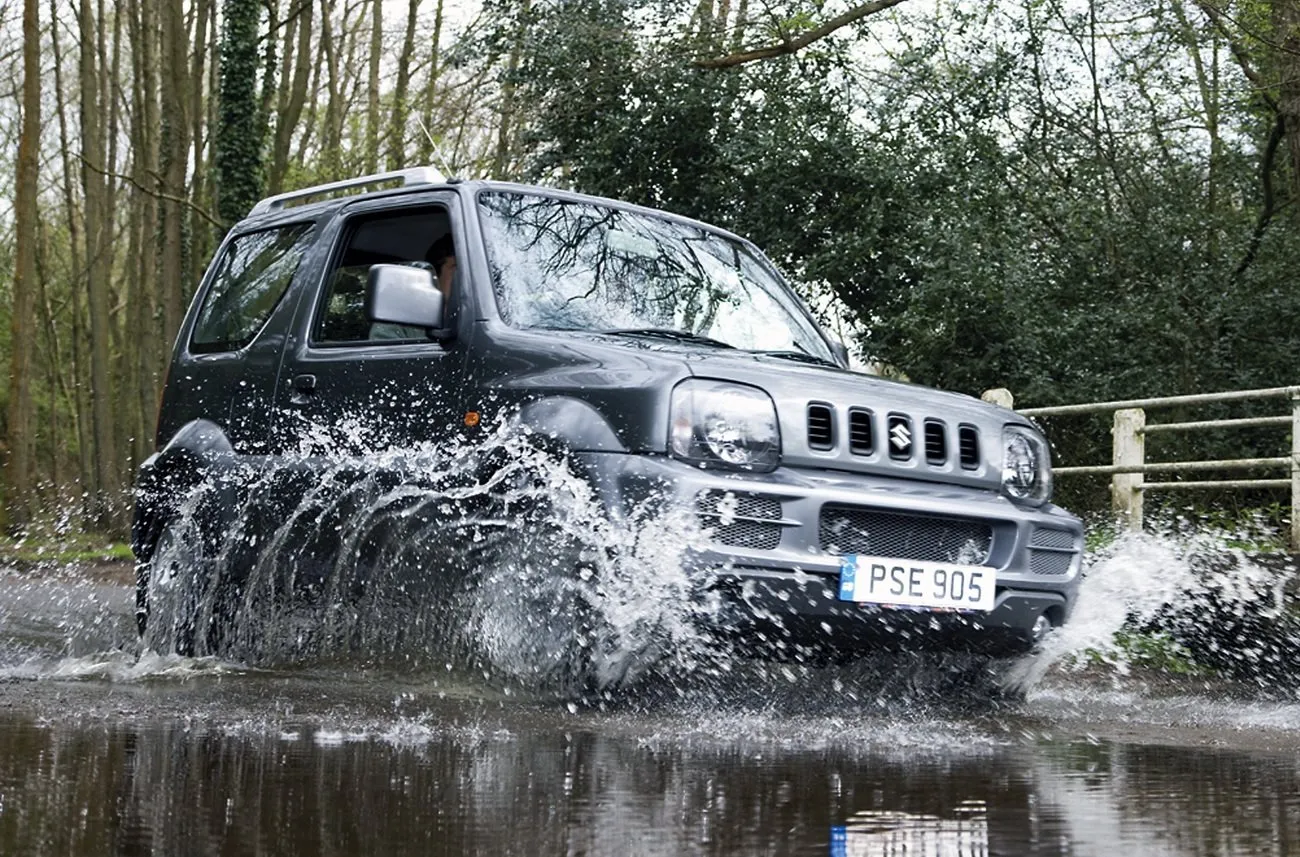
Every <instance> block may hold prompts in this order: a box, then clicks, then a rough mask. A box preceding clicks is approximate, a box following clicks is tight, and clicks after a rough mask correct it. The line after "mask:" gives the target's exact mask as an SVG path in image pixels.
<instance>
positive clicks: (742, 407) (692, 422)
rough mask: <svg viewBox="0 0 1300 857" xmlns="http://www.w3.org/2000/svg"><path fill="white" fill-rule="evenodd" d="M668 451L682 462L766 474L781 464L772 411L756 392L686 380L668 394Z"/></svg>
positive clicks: (766, 399) (740, 386) (768, 401)
mask: <svg viewBox="0 0 1300 857" xmlns="http://www.w3.org/2000/svg"><path fill="white" fill-rule="evenodd" d="M668 448H669V451H670V452H672V454H673V455H675V456H676V457H678V458H680V459H683V460H684V461H690V462H694V463H697V464H704V465H711V466H716V467H731V468H735V469H736V470H755V471H759V472H762V473H766V472H769V471H772V470H775V469H776V466H777V464H778V463H779V462H780V460H781V432H780V430H779V429H778V428H777V423H776V406H775V405H773V404H772V399H771V397H770V396H768V395H767V393H764V392H763V391H762V390H760V389H758V388H757V387H747V386H744V385H743V384H731V383H727V382H726V381H704V380H697V379H690V380H686V381H683V382H681V383H680V384H678V385H677V387H676V388H675V389H674V390H673V399H672V405H671V408H670V417H669V428H668Z"/></svg>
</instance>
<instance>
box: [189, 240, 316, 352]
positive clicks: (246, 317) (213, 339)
mask: <svg viewBox="0 0 1300 857" xmlns="http://www.w3.org/2000/svg"><path fill="white" fill-rule="evenodd" d="M314 232H315V227H314V225H313V224H311V223H295V224H294V225H292V226H284V227H281V228H279V229H266V230H263V231H261V232H250V233H248V234H247V235H241V236H239V237H238V238H235V239H234V240H233V241H231V242H230V244H229V245H228V246H227V247H226V252H225V253H224V254H223V255H222V257H221V261H220V262H218V264H217V273H216V277H215V278H214V280H213V283H212V288H210V289H208V294H207V296H206V297H205V298H204V299H203V306H202V307H201V308H200V309H199V318H198V321H197V322H196V323H195V325H194V336H193V337H192V339H191V340H190V348H191V350H193V351H199V352H212V351H236V350H238V349H240V348H243V347H244V346H245V345H247V344H248V343H250V342H252V341H253V337H255V336H257V332H258V331H259V330H261V329H262V325H264V324H266V320H267V319H268V318H270V316H271V311H272V310H274V309H275V306H276V304H278V303H279V302H280V298H282V297H284V293H285V291H286V290H287V289H288V288H289V283H290V281H292V280H293V275H294V273H295V272H296V271H297V270H298V265H299V264H300V263H301V262H302V257H303V255H304V254H306V252H307V248H308V247H310V246H311V243H312V240H313V238H314Z"/></svg>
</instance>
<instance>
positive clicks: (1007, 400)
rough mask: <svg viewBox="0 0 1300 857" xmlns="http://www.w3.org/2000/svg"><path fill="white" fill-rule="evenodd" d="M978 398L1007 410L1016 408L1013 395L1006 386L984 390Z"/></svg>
mask: <svg viewBox="0 0 1300 857" xmlns="http://www.w3.org/2000/svg"><path fill="white" fill-rule="evenodd" d="M980 398H981V399H983V400H984V401H986V402H988V403H989V404H991V405H999V406H1001V407H1004V408H1006V409H1007V410H1009V411H1014V410H1015V409H1016V400H1015V397H1014V396H1012V395H1011V391H1010V390H1008V389H1007V388H1006V387H994V388H993V389H992V390H985V391H984V392H983V394H981V395H980Z"/></svg>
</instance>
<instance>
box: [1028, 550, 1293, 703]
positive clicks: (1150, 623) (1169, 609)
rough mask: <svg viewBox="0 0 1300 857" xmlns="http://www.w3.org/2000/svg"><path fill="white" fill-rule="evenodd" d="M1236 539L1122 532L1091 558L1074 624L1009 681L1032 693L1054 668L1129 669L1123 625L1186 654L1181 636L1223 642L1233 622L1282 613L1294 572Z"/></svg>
mask: <svg viewBox="0 0 1300 857" xmlns="http://www.w3.org/2000/svg"><path fill="white" fill-rule="evenodd" d="M1234 541H1235V538H1234V537H1233V536H1231V535H1228V534H1224V533H1221V532H1212V531H1203V532H1199V533H1188V532H1185V531H1184V532H1178V533H1171V534H1151V533H1128V534H1125V535H1122V536H1121V537H1119V538H1118V539H1117V540H1116V541H1114V542H1113V543H1112V544H1110V545H1109V546H1108V547H1106V548H1104V549H1103V550H1101V551H1099V552H1097V553H1095V554H1093V555H1091V556H1090V557H1089V558H1088V559H1087V561H1086V563H1085V568H1084V573H1085V579H1084V581H1083V585H1082V587H1081V589H1080V592H1079V599H1078V602H1077V604H1076V605H1075V609H1074V613H1073V615H1072V616H1071V617H1070V620H1069V622H1068V623H1067V624H1066V625H1065V627H1063V628H1061V629H1058V630H1057V631H1055V632H1053V634H1052V635H1051V636H1049V637H1048V638H1047V640H1045V641H1044V643H1043V645H1042V647H1041V649H1040V650H1039V651H1038V652H1037V653H1035V654H1034V655H1031V656H1029V657H1026V658H1025V659H1023V660H1022V661H1020V662H1019V663H1017V664H1016V665H1014V667H1013V668H1012V669H1010V670H1009V671H1008V673H1007V675H1006V683H1007V684H1008V685H1009V686H1011V687H1015V688H1018V689H1020V690H1022V691H1029V690H1031V689H1032V688H1033V687H1034V686H1035V685H1036V684H1038V682H1039V681H1040V680H1042V678H1043V677H1044V676H1045V675H1046V674H1047V673H1048V671H1049V670H1051V669H1052V668H1053V667H1056V666H1064V667H1067V668H1069V667H1077V666H1080V665H1082V664H1084V663H1087V662H1088V661H1090V660H1097V659H1100V660H1102V661H1104V662H1107V663H1109V664H1110V665H1111V666H1112V667H1113V668H1114V669H1116V670H1117V671H1119V672H1120V673H1124V672H1126V671H1127V670H1128V669H1129V666H1130V655H1129V654H1128V653H1127V652H1126V651H1125V650H1124V649H1122V648H1120V647H1117V646H1116V644H1115V642H1116V635H1117V634H1118V633H1120V632H1121V631H1124V630H1150V631H1152V632H1154V633H1159V634H1162V635H1163V644H1164V645H1167V646H1168V647H1169V649H1170V651H1171V652H1172V653H1174V654H1183V653H1186V649H1185V648H1184V647H1183V645H1182V644H1181V643H1180V642H1179V641H1178V640H1177V639H1176V637H1177V636H1186V635H1187V634H1191V635H1192V636H1197V635H1199V636H1201V637H1203V638H1204V639H1205V640H1206V641H1207V646H1209V647H1217V646H1220V645H1221V644H1220V643H1219V642H1217V641H1215V640H1214V639H1213V635H1214V634H1216V633H1217V632H1218V631H1219V630H1220V629H1223V628H1225V625H1226V624H1228V623H1242V622H1246V621H1251V620H1253V621H1258V620H1263V621H1265V622H1267V621H1269V620H1274V619H1278V618H1281V617H1282V616H1283V611H1284V610H1285V603H1284V600H1285V587H1286V584H1287V582H1288V580H1289V578H1290V576H1292V575H1294V569H1283V570H1279V569H1275V568H1270V567H1266V566H1265V565H1262V564H1260V562H1259V561H1258V560H1257V559H1256V558H1253V557H1252V556H1250V555H1249V554H1248V553H1247V552H1245V551H1244V550H1242V549H1241V548H1238V547H1233V546H1232V545H1233V543H1234ZM1171 630H1178V631H1180V634H1178V635H1170V633H1169V632H1170V631H1171ZM1235 642H1236V643H1237V644H1238V645H1239V646H1240V652H1239V653H1238V654H1240V655H1241V657H1250V656H1251V649H1250V646H1251V644H1252V643H1251V641H1249V640H1240V639H1239V640H1236V641H1235Z"/></svg>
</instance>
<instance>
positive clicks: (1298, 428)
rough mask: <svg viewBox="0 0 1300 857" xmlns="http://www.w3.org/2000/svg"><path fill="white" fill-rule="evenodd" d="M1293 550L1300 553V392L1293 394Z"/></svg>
mask: <svg viewBox="0 0 1300 857" xmlns="http://www.w3.org/2000/svg"><path fill="white" fill-rule="evenodd" d="M1291 550H1292V551H1295V552H1297V553H1300V394H1293V395H1292V396H1291Z"/></svg>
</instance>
